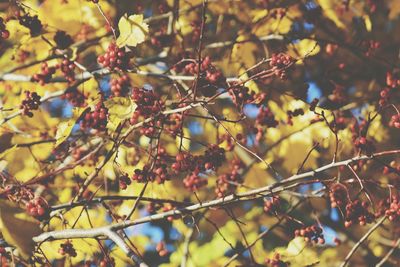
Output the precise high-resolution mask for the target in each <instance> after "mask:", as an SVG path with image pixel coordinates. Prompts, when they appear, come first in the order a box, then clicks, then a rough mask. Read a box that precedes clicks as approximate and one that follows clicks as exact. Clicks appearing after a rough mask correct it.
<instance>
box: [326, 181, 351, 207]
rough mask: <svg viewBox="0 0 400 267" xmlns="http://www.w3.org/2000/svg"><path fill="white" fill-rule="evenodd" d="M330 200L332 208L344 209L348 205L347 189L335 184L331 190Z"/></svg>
mask: <svg viewBox="0 0 400 267" xmlns="http://www.w3.org/2000/svg"><path fill="white" fill-rule="evenodd" d="M329 199H330V201H331V207H332V208H337V207H342V206H343V205H345V204H346V203H347V199H348V194H347V188H346V187H345V186H344V185H342V184H339V183H336V184H334V185H333V186H331V187H330V189H329Z"/></svg>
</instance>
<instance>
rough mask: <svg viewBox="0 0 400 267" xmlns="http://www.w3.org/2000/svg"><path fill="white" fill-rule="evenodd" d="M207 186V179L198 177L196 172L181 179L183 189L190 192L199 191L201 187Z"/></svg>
mask: <svg viewBox="0 0 400 267" xmlns="http://www.w3.org/2000/svg"><path fill="white" fill-rule="evenodd" d="M207 184H208V181H207V179H206V178H202V177H200V175H199V174H198V173H196V172H192V173H191V174H188V175H187V176H186V177H185V179H183V185H184V186H185V188H187V189H189V190H190V191H192V192H194V191H197V190H199V189H200V188H201V187H203V186H206V185H207Z"/></svg>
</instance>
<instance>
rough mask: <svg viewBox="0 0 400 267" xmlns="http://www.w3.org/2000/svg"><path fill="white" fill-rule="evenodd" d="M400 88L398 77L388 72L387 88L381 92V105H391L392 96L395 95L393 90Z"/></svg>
mask: <svg viewBox="0 0 400 267" xmlns="http://www.w3.org/2000/svg"><path fill="white" fill-rule="evenodd" d="M399 86H400V78H398V77H397V75H395V74H393V73H391V72H387V73H386V87H385V88H383V89H382V90H381V92H380V99H379V105H381V106H385V105H386V104H388V103H389V99H390V96H391V95H392V93H393V91H394V90H393V89H395V88H397V87H399Z"/></svg>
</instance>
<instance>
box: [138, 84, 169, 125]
mask: <svg viewBox="0 0 400 267" xmlns="http://www.w3.org/2000/svg"><path fill="white" fill-rule="evenodd" d="M131 98H132V100H133V101H134V102H135V103H137V104H138V105H137V107H136V110H135V112H134V113H133V114H132V118H131V123H132V124H135V123H137V122H138V119H139V117H140V116H143V117H145V118H148V117H152V116H154V115H155V114H158V113H159V112H160V111H162V110H163V109H164V102H163V101H162V100H161V99H160V96H159V95H158V94H157V93H156V92H154V90H146V89H144V88H137V87H134V88H133V90H132V95H131Z"/></svg>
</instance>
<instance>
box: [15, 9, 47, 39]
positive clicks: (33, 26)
mask: <svg viewBox="0 0 400 267" xmlns="http://www.w3.org/2000/svg"><path fill="white" fill-rule="evenodd" d="M18 20H19V23H20V24H21V25H22V26H24V27H26V28H28V29H29V31H30V33H31V36H37V35H39V34H40V33H41V32H42V28H43V25H42V22H41V21H40V20H39V18H38V16H37V15H34V16H31V15H29V14H24V15H22V16H19V17H18Z"/></svg>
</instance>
